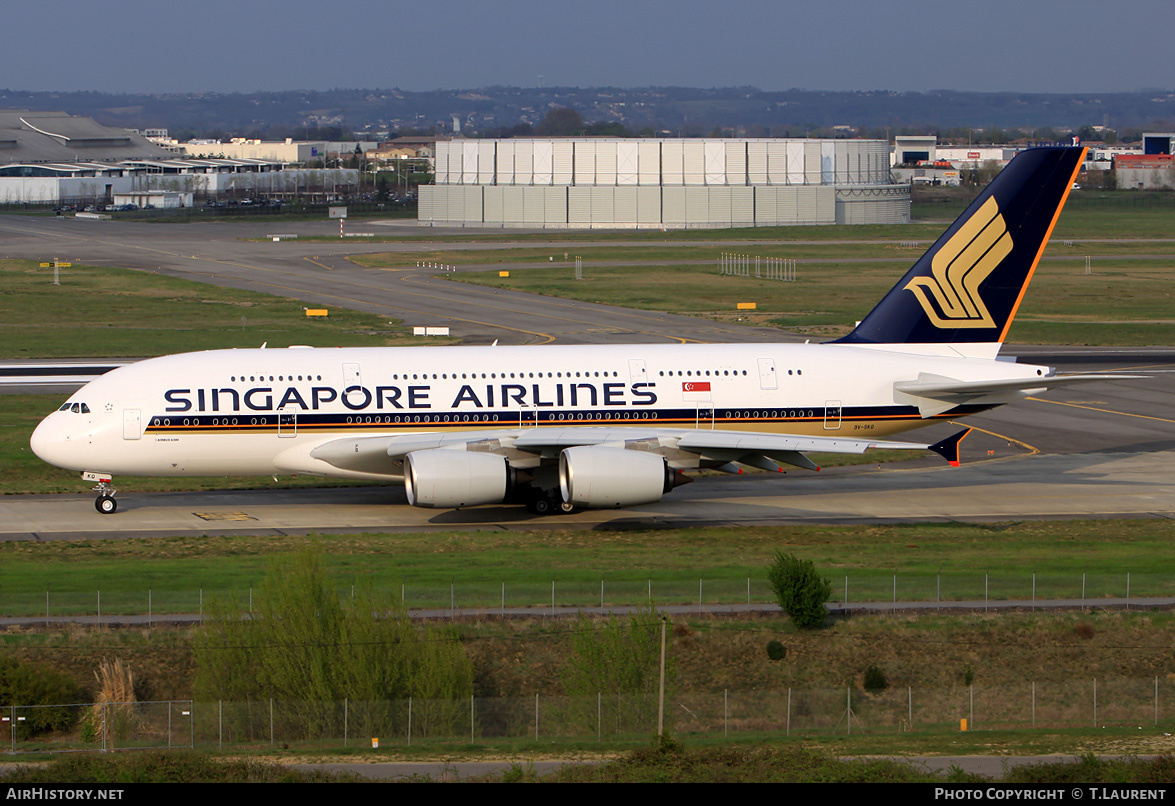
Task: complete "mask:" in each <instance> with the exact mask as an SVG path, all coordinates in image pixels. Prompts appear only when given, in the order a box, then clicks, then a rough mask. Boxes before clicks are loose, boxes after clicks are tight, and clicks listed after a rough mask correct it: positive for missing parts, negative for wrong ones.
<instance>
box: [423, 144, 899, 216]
mask: <svg viewBox="0 0 1175 806" xmlns="http://www.w3.org/2000/svg"><path fill="white" fill-rule="evenodd" d="M435 167H436V171H435V176H436V179H435V184H433V185H422V186H421V187H420V200H419V220H420V221H421V223H424V224H436V225H446V226H453V225H456V226H477V227H533V228H593V227H601V228H609V229H613V228H649V229H683V228H694V227H696V228H721V227H756V226H778V225H794V224H900V223H907V222H909V220H910V191H909V186H908V185H902V184H896V183H894V182H893V181H892V179H891V177H890V151H889V146H888V144H887V143H886V142H885V141H883V140H810V139H802V140H801V139H619V138H616V139H614V138H574V137H568V138H516V139H509V140H450V141H441V142H438V143H437V145H436V166H435Z"/></svg>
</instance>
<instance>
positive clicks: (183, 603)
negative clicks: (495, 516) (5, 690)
mask: <svg viewBox="0 0 1175 806" xmlns="http://www.w3.org/2000/svg"><path fill="white" fill-rule="evenodd" d="M830 580H831V583H832V598H833V602H832V603H831V606H832V607H834V608H838V609H843V608H854V607H862V606H870V607H873V608H874V609H881V608H884V607H885V606H887V605H888V606H890V607H892V608H894V609H901V608H903V607H917V608H918V609H919V610H922V611H925V610H927V609H933V608H934V607H936V606H938V605H941V606H942V607H944V608H946V607H951V606H954V607H958V606H959V605H964V606H966V607H970V608H973V609H983V608H985V607H989V606H990V607H997V606H1001V605H1007V604H1008V603H1014V604H1015V606H1017V607H1023V608H1027V609H1031V608H1034V607H1036V606H1037V605H1039V606H1041V607H1044V606H1046V605H1048V604H1052V605H1054V606H1055V603H1056V602H1057V601H1058V600H1060V601H1063V602H1065V603H1066V606H1069V607H1082V608H1093V607H1105V606H1113V607H1125V608H1127V609H1129V608H1130V607H1135V606H1137V607H1154V606H1161V605H1171V604H1175V576H1172V575H1169V574H1157V573H1134V572H1127V573H1113V574H1111V573H1024V574H986V573H982V572H975V573H966V572H952V573H940V574H885V573H859V574H848V575H832V576H830ZM382 591H383V592H385V593H391V594H392V595H393V596H394V597H395V598H397V599H399V600H400V601H401V602H402V603H403V605H404V606H405V607H406V608H408V609H409V610H412V611H428V612H427V615H429V616H432V617H443V616H445V615H446V613H445V611H451V612H452V613H453V614H454V615H461V614H463V612H467V611H470V610H476V611H480V612H484V613H487V614H491V615H492V614H493V613H494V612H495V611H497V612H502V613H505V612H506V611H510V610H513V611H518V610H528V611H531V612H532V613H533V614H534V615H536V616H542V615H545V614H548V613H554V612H556V611H564V610H565V609H566V608H594V607H600V608H608V607H635V606H642V605H646V604H648V603H650V602H653V603H655V604H657V605H661V606H669V605H697V606H707V605H742V604H745V605H771V604H774V601H775V600H774V597H773V594H772V592H771V589H770V587H769V585H768V583H767V580H766V579H763V578H754V577H743V578H733V577H729V576H728V577H721V578H711V579H706V578H697V579H687V578H682V577H680V576H678V577H673V578H656V577H644V578H633V577H632V576H629V577H628V578H623V577H621V578H612V579H600V580H585V579H582V578H580V579H553V580H549V581H518V580H512V581H493V582H489V581H487V582H461V583H433V582H427V583H426V582H412V581H408V582H404V583H402V584H399V585H396V586H394V587H391V588H387V587H384V588H382ZM230 593H231V594H232V596H233V598H234V599H236V600H237V601H240V602H241V603H242V605H243V606H244V607H246V608H248V607H249V606H250V603H251V601H252V590H251V589H250V590H246V591H242V592H235V591H234V592H230V591H223V590H206V589H202V588H197V589H193V590H159V589H155V588H146V589H138V590H135V589H127V588H122V589H114V590H110V589H108V590H101V589H97V590H92V591H63V590H45V591H14V590H12V589H11V586H9V587H8V589H6V590H0V618H11V619H25V620H28V619H43V620H44V621H46V622H52V621H60V620H86V619H91V620H98V621H101V620H104V619H108V618H113V617H135V618H136V619H137V620H140V621H145V622H146V623H148V624H150V623H151V622H152V621H153V620H154V619H155V618H159V619H160V620H163V619H166V620H168V621H176V620H187V621H199V620H201V619H202V618H203V614H204V612H205V604H206V602H209V601H211V600H212V598H214V597H219V598H226V597H228V596H229V595H230ZM339 594H340V596H343V597H346V596H348V595H350V591H349V590H348V589H344V590H340V591H339ZM181 617H182V618H181Z"/></svg>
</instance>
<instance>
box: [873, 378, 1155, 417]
mask: <svg viewBox="0 0 1175 806" xmlns="http://www.w3.org/2000/svg"><path fill="white" fill-rule="evenodd" d="M1145 377H1147V376H1145V375H1104V374H1099V375H1041V376H1037V377H1029V378H997V379H992V380H983V381H960V380H957V379H955V378H944V377H942V376H941V375H932V374H930V373H927V372H923V373H920V374H919V375H918V380H916V381H898V382H896V383H895V384H894V385H893V388H894V400H895V402H898V403H906V404H908V405H914V406H917V407H918V412H919V413H920V414H921V415H922V416H923V417H933V416H934V415H936V414H941V413H943V412H944V411H950V410H951V409H953V408H955V407H956V406H961V405H964V404H968V403H991V404H997V403H1010V402H1011V401H1013V400H1017V399H1021V398H1025V397H1028V396H1029V395H1034V394H1037V393H1039V392H1043V391H1045V390H1046V389H1051V388H1053V387H1055V386H1069V385H1071V384H1075V383H1090V382H1092V381H1118V380H1129V379H1137V378H1145Z"/></svg>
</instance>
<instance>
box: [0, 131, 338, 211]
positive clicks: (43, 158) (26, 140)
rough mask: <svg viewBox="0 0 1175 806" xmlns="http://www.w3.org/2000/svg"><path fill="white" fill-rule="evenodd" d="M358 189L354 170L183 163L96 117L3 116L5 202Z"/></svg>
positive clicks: (0, 155) (247, 162)
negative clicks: (101, 123) (146, 194)
mask: <svg viewBox="0 0 1175 806" xmlns="http://www.w3.org/2000/svg"><path fill="white" fill-rule="evenodd" d="M358 186H359V172H358V171H357V170H354V169H350V170H349V169H341V170H336V169H328V170H323V169H317V170H310V169H295V170H287V169H286V166H285V164H284V163H282V162H280V161H277V160H269V159H257V158H241V159H181V158H177V156H176V155H175V154H174V153H172V152H170V151H168V150H166V149H164V148H161V147H160V146H159V145H157V144H155V143H152V142H150V141H148V140H147V139H146V138H145V137H143V136H141V135H140V134H138V133H136V132H132V131H129V130H127V129H115V128H111V127H108V126H102V125H100V124H99V123H97V122H95V121H94V120H92V119H90V118H82V117H73V116H72V115H67V114H66V113H64V112H32V111H29V110H20V109H16V110H0V204H81V203H85V204H91V203H93V204H102V203H107V204H111V203H115V202H114V197H115V195H116V194H117V195H121V194H143V193H148V192H154V191H166V192H167V193H170V194H179V195H178V196H175V197H173V196H168V197H167V198H168V200H169V201H168V203H167V205H166V206H170V205H171V199H172V198H179V199H180V202H179V203H180V204H183V205H189V204H191V203H192V200H193V199H194V198H201V199H203V198H216V197H219V196H254V195H264V196H269V197H272V198H289V197H295V196H301V197H304V198H312V199H313V198H324V199H326V198H334V197H336V196H345V195H349V194H351V193H353V192H355V190H356V189H357V188H358ZM157 198H160V199H162V198H163V197H162V196H158V197H157ZM139 206H143V205H141V204H140V205H139ZM152 206H159V205H154V204H153V205H152Z"/></svg>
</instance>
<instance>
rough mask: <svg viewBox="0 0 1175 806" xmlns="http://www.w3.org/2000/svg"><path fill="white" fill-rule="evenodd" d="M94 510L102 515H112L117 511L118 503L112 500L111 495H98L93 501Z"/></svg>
mask: <svg viewBox="0 0 1175 806" xmlns="http://www.w3.org/2000/svg"><path fill="white" fill-rule="evenodd" d="M94 509H96V510H98V511H99V512H101V513H102V514H103V515H113V514H114V512H115V510H117V509H118V501H116V500H114V496H113V495H100V496H98V498H97V499H96V500H95V501H94Z"/></svg>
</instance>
